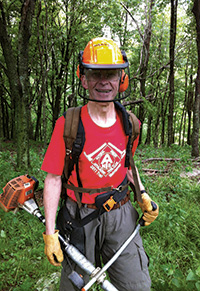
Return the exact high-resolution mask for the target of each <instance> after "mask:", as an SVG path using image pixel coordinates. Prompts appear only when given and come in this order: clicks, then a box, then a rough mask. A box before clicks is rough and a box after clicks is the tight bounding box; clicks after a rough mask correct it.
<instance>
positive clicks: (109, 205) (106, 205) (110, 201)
mask: <svg viewBox="0 0 200 291" xmlns="http://www.w3.org/2000/svg"><path fill="white" fill-rule="evenodd" d="M116 203H117V202H116V201H115V200H114V199H113V196H111V197H110V198H109V199H108V200H107V201H106V202H105V203H104V204H103V207H104V208H105V210H106V211H107V212H109V211H110V210H111V209H112V208H113V207H114V205H115V204H116Z"/></svg>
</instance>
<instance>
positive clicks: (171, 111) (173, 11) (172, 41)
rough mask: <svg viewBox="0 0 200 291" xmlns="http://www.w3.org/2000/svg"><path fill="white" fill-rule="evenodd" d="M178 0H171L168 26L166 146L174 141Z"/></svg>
mask: <svg viewBox="0 0 200 291" xmlns="http://www.w3.org/2000/svg"><path fill="white" fill-rule="evenodd" d="M177 6H178V0H171V27H170V48H169V50H170V76H169V116H168V146H170V145H171V144H172V143H174V130H173V114H174V51H175V44H176V26H177Z"/></svg>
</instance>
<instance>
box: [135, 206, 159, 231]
mask: <svg viewBox="0 0 200 291" xmlns="http://www.w3.org/2000/svg"><path fill="white" fill-rule="evenodd" d="M151 206H152V211H155V210H156V209H157V204H156V203H155V202H154V201H151ZM139 224H140V225H141V226H144V224H145V220H144V219H143V215H142V217H141V218H140V220H139Z"/></svg>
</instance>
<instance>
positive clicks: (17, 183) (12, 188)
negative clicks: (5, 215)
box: [0, 175, 38, 212]
mask: <svg viewBox="0 0 200 291" xmlns="http://www.w3.org/2000/svg"><path fill="white" fill-rule="evenodd" d="M33 178H34V177H33ZM33 178H31V177H30V176H28V175H22V176H19V177H17V178H14V179H12V180H10V181H9V182H8V183H7V184H6V186H5V187H4V188H3V193H2V194H0V207H1V208H2V209H3V210H4V211H6V212H8V211H10V210H14V209H15V208H17V207H18V203H20V204H23V203H24V202H25V201H26V200H28V199H30V198H33V197H34V189H35V188H36V187H35V186H36V183H38V182H37V180H34V179H33Z"/></svg>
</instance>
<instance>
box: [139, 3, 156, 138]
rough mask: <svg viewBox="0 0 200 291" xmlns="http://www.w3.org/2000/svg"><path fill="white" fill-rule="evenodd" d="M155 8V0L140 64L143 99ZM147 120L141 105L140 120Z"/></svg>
mask: <svg viewBox="0 0 200 291" xmlns="http://www.w3.org/2000/svg"><path fill="white" fill-rule="evenodd" d="M153 6H154V0H151V1H150V4H149V11H148V16H147V17H146V19H147V24H146V27H145V32H144V36H143V47H142V51H141V60H142V62H141V64H140V70H139V74H140V94H141V96H142V97H145V96H146V92H145V84H146V76H147V69H148V62H149V48H150V42H151V32H152V20H151V18H152V8H153ZM144 119H145V110H144V105H143V103H142V104H141V105H140V108H139V120H140V121H141V123H142V124H143V122H144ZM142 129H143V128H142V125H141V129H140V138H139V143H141V142H142V132H143V130H142Z"/></svg>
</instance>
